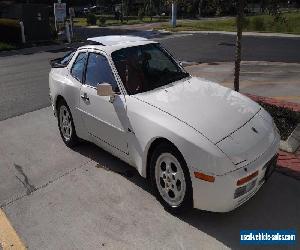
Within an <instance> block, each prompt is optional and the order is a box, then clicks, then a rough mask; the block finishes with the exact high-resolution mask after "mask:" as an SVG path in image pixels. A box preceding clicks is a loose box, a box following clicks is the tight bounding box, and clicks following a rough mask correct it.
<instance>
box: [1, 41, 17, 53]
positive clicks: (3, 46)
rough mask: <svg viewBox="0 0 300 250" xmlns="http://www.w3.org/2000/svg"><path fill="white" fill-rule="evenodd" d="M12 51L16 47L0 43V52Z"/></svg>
mask: <svg viewBox="0 0 300 250" xmlns="http://www.w3.org/2000/svg"><path fill="white" fill-rule="evenodd" d="M12 49H16V46H15V45H12V44H10V43H3V42H0V51H1V50H12Z"/></svg>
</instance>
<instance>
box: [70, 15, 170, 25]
mask: <svg viewBox="0 0 300 250" xmlns="http://www.w3.org/2000/svg"><path fill="white" fill-rule="evenodd" d="M164 21H166V19H163V18H157V17H153V18H152V21H151V19H150V17H144V18H143V20H140V19H132V18H130V19H129V20H127V21H126V18H124V21H123V23H121V22H120V21H119V20H115V19H114V18H113V17H111V18H106V19H105V23H104V24H100V22H99V20H97V25H98V26H101V27H107V26H115V25H130V24H140V23H151V22H164ZM74 25H75V26H88V25H87V22H86V18H74Z"/></svg>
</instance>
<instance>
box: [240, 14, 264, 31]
mask: <svg viewBox="0 0 300 250" xmlns="http://www.w3.org/2000/svg"><path fill="white" fill-rule="evenodd" d="M247 20H249V18H247ZM250 24H251V22H249V23H248V25H250ZM252 25H253V29H254V30H256V31H264V30H265V28H266V27H265V22H264V18H263V17H262V16H255V17H253V18H252ZM245 28H247V26H246V27H245Z"/></svg>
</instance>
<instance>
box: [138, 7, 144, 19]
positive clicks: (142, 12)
mask: <svg viewBox="0 0 300 250" xmlns="http://www.w3.org/2000/svg"><path fill="white" fill-rule="evenodd" d="M144 16H145V12H144V9H142V8H140V9H139V12H138V18H139V20H141V21H142V20H143V18H144Z"/></svg>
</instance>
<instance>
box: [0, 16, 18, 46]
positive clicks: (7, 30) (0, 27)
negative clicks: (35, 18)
mask: <svg viewBox="0 0 300 250" xmlns="http://www.w3.org/2000/svg"><path fill="white" fill-rule="evenodd" d="M0 34H1V35H0V41H1V42H10V43H20V42H21V40H22V38H21V27H20V24H19V21H18V20H14V19H6V18H0Z"/></svg>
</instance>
